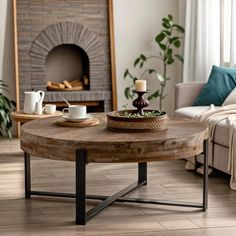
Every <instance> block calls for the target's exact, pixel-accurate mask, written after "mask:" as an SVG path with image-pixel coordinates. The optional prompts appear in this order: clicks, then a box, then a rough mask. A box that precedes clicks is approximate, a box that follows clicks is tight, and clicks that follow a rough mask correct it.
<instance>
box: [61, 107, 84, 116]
mask: <svg viewBox="0 0 236 236" xmlns="http://www.w3.org/2000/svg"><path fill="white" fill-rule="evenodd" d="M65 111H68V112H66V113H65ZM62 112H63V113H64V115H66V116H69V117H70V118H72V119H80V118H85V117H86V114H87V108H86V106H84V105H70V106H69V107H68V108H64V109H63V110H62Z"/></svg>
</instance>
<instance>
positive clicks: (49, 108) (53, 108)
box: [43, 104, 57, 114]
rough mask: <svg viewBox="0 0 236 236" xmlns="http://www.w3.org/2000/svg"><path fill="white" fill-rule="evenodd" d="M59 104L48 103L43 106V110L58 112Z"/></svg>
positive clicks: (50, 112)
mask: <svg viewBox="0 0 236 236" xmlns="http://www.w3.org/2000/svg"><path fill="white" fill-rule="evenodd" d="M56 108H57V106H56V105H55V104H46V105H45V106H44V108H43V111H45V112H46V113H47V114H53V113H55V112H56Z"/></svg>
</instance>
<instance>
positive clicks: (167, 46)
mask: <svg viewBox="0 0 236 236" xmlns="http://www.w3.org/2000/svg"><path fill="white" fill-rule="evenodd" d="M162 26H163V30H162V31H161V32H160V33H159V34H158V35H157V36H156V38H155V41H156V43H157V44H158V46H159V48H160V50H161V52H160V53H159V54H158V55H150V56H146V55H144V54H141V55H140V56H139V57H138V58H137V59H135V61H134V68H135V67H136V66H138V67H139V69H143V66H144V64H146V63H147V62H148V61H149V60H150V59H158V60H160V61H161V63H162V65H163V73H161V72H160V69H159V68H158V67H159V65H157V66H156V67H155V68H148V69H145V70H144V71H143V72H142V73H141V75H140V76H135V75H133V73H131V72H130V70H129V69H126V71H125V73H124V79H126V78H130V79H131V80H132V84H131V85H130V86H128V87H126V88H125V90H124V93H125V97H126V98H127V99H133V96H134V95H133V94H132V88H133V84H134V83H135V81H136V80H138V78H139V80H141V79H143V78H144V76H145V75H146V74H149V75H151V74H155V75H156V77H157V79H158V80H159V81H160V88H158V89H157V90H155V91H153V92H152V93H151V94H150V96H149V97H148V100H151V99H153V98H157V99H159V109H160V110H162V109H163V99H164V98H165V97H166V96H167V94H165V87H166V82H167V81H168V80H170V78H169V77H168V76H167V68H168V65H171V64H173V63H174V61H175V59H177V60H179V61H181V62H183V58H182V56H181V55H179V54H174V49H175V48H179V47H180V46H181V41H180V40H181V38H182V37H180V36H178V34H176V33H179V34H184V28H183V27H182V26H180V25H178V24H174V22H173V16H172V15H168V16H167V17H166V18H163V19H162Z"/></svg>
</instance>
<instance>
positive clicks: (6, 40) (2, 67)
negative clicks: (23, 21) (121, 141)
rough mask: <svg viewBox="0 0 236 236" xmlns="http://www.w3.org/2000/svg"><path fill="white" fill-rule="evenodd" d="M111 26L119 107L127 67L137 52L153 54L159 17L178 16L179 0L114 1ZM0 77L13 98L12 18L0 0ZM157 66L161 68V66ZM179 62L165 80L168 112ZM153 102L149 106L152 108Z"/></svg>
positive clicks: (9, 3)
mask: <svg viewBox="0 0 236 236" xmlns="http://www.w3.org/2000/svg"><path fill="white" fill-rule="evenodd" d="M113 2H114V24H115V25H114V27H115V41H116V42H115V43H116V64H117V65H116V66H117V92H118V93H117V94H118V107H119V109H121V108H122V105H123V104H126V103H127V100H126V99H125V97H124V93H123V90H124V88H125V87H126V84H127V81H124V80H123V73H124V71H125V69H126V68H132V64H133V61H134V59H135V58H136V57H137V56H138V55H139V54H140V53H145V54H152V53H155V52H157V50H158V48H157V46H156V44H155V42H154V37H155V36H156V35H157V34H158V33H159V31H160V29H161V26H160V23H161V19H162V17H164V16H166V15H167V14H172V15H173V16H174V17H175V18H176V19H178V12H179V0H165V1H163V0H113ZM0 9H1V15H0V79H3V80H4V81H5V82H6V83H7V84H8V85H9V86H10V88H11V94H12V98H13V99H14V98H15V79H14V50H13V22H12V21H13V17H12V1H10V0H0ZM158 68H160V69H161V67H160V65H159V66H158ZM181 69H182V65H181V64H178V63H176V64H175V65H174V66H171V68H170V70H169V76H170V77H171V78H172V81H171V82H169V83H168V86H167V92H168V95H169V96H168V97H167V98H166V100H165V103H164V106H165V108H166V110H167V111H168V113H169V114H172V112H173V103H174V97H173V96H174V85H175V81H180V80H181V78H180V75H181V73H180V71H181ZM158 85H159V84H158V81H157V80H156V79H154V78H152V79H149V80H148V88H149V89H151V88H153V87H155V88H157V87H158ZM156 105H157V102H156V101H153V102H152V105H151V107H152V108H155V107H156Z"/></svg>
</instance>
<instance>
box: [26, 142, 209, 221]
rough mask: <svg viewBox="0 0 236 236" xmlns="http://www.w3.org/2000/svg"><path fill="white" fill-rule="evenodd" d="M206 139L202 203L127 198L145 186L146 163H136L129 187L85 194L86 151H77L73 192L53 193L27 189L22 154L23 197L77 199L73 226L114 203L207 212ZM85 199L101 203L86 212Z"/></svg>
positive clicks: (28, 187) (28, 184) (28, 165)
mask: <svg viewBox="0 0 236 236" xmlns="http://www.w3.org/2000/svg"><path fill="white" fill-rule="evenodd" d="M207 153H208V152H207V140H205V141H204V152H203V154H204V179H203V203H191V202H188V203H187V202H185V203H184V202H176V201H157V200H155V199H142V198H128V197H125V195H126V194H128V193H130V192H131V191H133V190H135V189H136V188H138V187H140V186H142V185H145V184H147V163H146V162H141V163H138V181H136V182H134V183H133V184H131V185H129V186H128V187H126V188H124V189H122V190H120V191H119V192H117V193H116V194H114V195H112V196H98V195H86V162H87V151H86V150H84V149H80V150H77V151H76V160H75V162H76V179H75V180H76V193H75V194H72V193H54V192H43V191H31V187H30V155H29V154H27V153H25V195H26V197H30V196H31V195H39V196H53V197H68V198H75V199H76V224H79V225H85V224H86V221H88V220H89V219H91V218H92V217H93V216H95V215H96V214H98V213H99V212H101V211H102V210H103V209H105V208H106V207H107V206H109V205H111V204H112V203H114V202H116V201H117V202H130V203H131V202H133V203H144V204H159V205H170V206H180V207H181V206H182V207H193V208H200V209H203V211H206V210H207V191H208V157H207ZM86 199H94V200H102V201H103V202H101V203H100V204H98V205H97V206H96V207H94V208H92V209H91V210H89V211H88V212H86Z"/></svg>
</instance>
